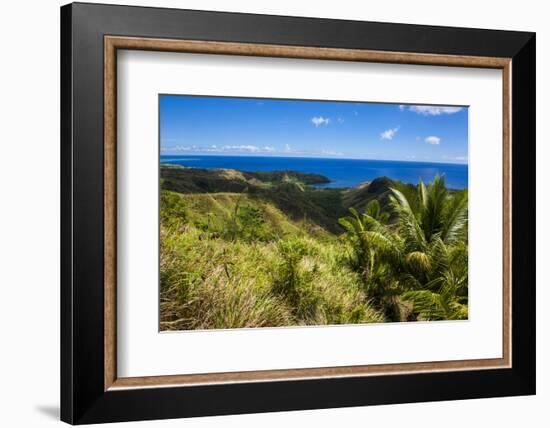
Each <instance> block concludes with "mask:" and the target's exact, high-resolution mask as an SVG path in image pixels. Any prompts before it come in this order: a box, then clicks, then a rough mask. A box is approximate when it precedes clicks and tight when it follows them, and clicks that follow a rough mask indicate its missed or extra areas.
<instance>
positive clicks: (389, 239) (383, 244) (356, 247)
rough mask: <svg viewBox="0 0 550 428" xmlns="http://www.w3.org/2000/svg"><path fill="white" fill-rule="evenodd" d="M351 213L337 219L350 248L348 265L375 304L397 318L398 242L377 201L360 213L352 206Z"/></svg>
mask: <svg viewBox="0 0 550 428" xmlns="http://www.w3.org/2000/svg"><path fill="white" fill-rule="evenodd" d="M349 211H350V213H351V215H350V216H346V217H343V218H340V219H339V223H340V225H342V227H343V228H344V229H345V230H346V234H345V237H346V239H347V241H348V242H349V243H350V244H351V246H352V248H353V258H352V263H351V264H352V267H353V268H354V270H357V271H359V273H360V274H361V277H362V279H363V284H364V285H365V292H366V293H367V294H368V296H369V297H370V298H372V299H373V301H374V303H375V305H377V306H379V307H380V308H381V309H383V310H384V312H385V313H386V316H387V317H388V318H390V319H392V320H399V319H400V310H399V308H398V301H397V299H396V297H397V296H398V295H399V294H400V293H401V292H402V290H401V288H400V287H399V282H398V281H397V280H396V275H395V271H394V269H395V268H396V267H398V266H399V265H400V263H401V261H400V258H401V241H400V239H399V236H397V235H396V234H394V233H392V232H391V230H390V229H389V228H388V227H387V225H386V222H387V220H388V218H389V215H388V213H385V212H382V211H381V209H380V204H379V202H378V201H377V200H376V199H374V200H371V201H370V202H369V203H368V204H367V206H366V208H365V212H364V213H363V214H362V215H361V216H360V215H359V214H358V212H357V210H356V209H355V208H350V209H349Z"/></svg>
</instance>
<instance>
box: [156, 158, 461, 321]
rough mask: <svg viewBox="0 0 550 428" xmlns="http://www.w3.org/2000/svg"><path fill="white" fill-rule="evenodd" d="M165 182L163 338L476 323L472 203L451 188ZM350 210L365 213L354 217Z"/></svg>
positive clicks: (230, 176) (173, 172)
mask: <svg viewBox="0 0 550 428" xmlns="http://www.w3.org/2000/svg"><path fill="white" fill-rule="evenodd" d="M190 170H191V171H190ZM167 171H168V172H166V173H164V174H166V177H164V176H163V186H164V187H163V189H162V191H161V201H160V203H161V206H160V217H161V260H160V281H161V296H160V299H161V300H160V311H161V329H162V330H181V329H211V328H238V327H247V328H250V327H266V326H270V327H277V326H289V325H326V324H349V323H368V322H385V321H409V320H442V319H465V318H467V317H468V291H467V290H468V245H467V206H468V199H467V198H468V195H467V191H461V192H458V191H450V190H448V189H447V188H446V186H445V182H444V180H443V178H440V177H438V178H436V179H435V180H434V182H433V183H431V184H429V185H424V184H423V183H422V182H420V183H419V185H418V186H411V185H404V184H401V183H398V182H393V181H391V180H389V179H387V178H381V179H377V180H375V181H373V182H372V183H371V184H366V185H361V186H358V188H357V189H351V190H349V189H315V188H312V187H310V186H309V184H308V182H310V181H315V180H320V179H319V178H317V177H316V176H315V175H309V176H307V175H299V174H294V173H292V172H274V173H269V174H263V173H245V172H240V171H233V170H215V172H214V173H212V171H206V170H200V173H197V174H198V175H193V171H192V169H178V168H173V169H169V170H167ZM181 171H184V172H183V173H182V172H181ZM203 179H205V180H206V181H202V180H203ZM268 180H272V181H268ZM167 183H168V184H167ZM165 185H166V186H165ZM170 186H172V187H177V186H180V187H179V189H180V190H181V191H182V192H183V193H179V192H175V191H171V190H167V188H170ZM200 186H203V187H204V188H205V189H207V190H201V187H200ZM217 189H222V191H219V190H217ZM350 201H353V203H354V204H356V205H355V206H357V207H361V212H359V211H358V209H356V208H354V207H353V206H351V207H349V210H348V212H349V214H348V215H345V213H346V211H345V210H346V209H347V208H345V205H346V204H347V203H349V202H350ZM342 232H343V233H342Z"/></svg>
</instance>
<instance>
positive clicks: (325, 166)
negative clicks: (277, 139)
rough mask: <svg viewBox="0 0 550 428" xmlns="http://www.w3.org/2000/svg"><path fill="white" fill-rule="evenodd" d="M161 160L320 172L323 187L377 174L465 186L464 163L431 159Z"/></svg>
mask: <svg viewBox="0 0 550 428" xmlns="http://www.w3.org/2000/svg"><path fill="white" fill-rule="evenodd" d="M160 161H161V163H170V164H175V165H182V166H187V167H194V168H230V169H239V170H242V171H275V170H295V171H302V172H310V173H317V174H322V175H324V176H326V177H328V178H329V179H330V180H331V182H330V183H329V184H326V185H323V187H352V186H356V185H358V184H360V183H362V182H364V181H370V180H372V179H374V178H377V177H382V176H386V177H390V178H391V179H394V180H400V181H403V182H405V183H411V184H418V180H419V179H422V180H423V181H424V182H425V183H429V182H431V181H432V180H433V179H434V177H435V176H436V175H442V176H444V177H445V181H446V184H447V187H450V188H453V189H464V188H467V187H468V165H463V164H445V163H434V162H404V161H386V160H365V159H338V158H299V157H278V156H277V157H276V156H205V155H177V156H176V155H163V156H161V157H160Z"/></svg>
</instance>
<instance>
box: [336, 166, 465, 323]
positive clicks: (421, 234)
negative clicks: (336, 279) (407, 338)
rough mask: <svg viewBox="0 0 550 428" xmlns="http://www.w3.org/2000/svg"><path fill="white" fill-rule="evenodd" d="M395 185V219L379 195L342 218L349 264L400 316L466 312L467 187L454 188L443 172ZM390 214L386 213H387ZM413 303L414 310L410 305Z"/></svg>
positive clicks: (462, 314)
mask: <svg viewBox="0 0 550 428" xmlns="http://www.w3.org/2000/svg"><path fill="white" fill-rule="evenodd" d="M397 187H398V186H396V188H392V189H391V191H392V195H391V196H390V207H391V209H392V211H393V214H394V215H395V216H396V222H395V224H387V223H386V222H387V221H388V219H389V217H388V215H386V216H384V218H381V211H380V207H379V204H378V202H377V201H371V202H369V204H368V205H367V206H366V209H365V212H364V213H363V214H362V215H361V216H359V214H358V213H357V211H355V210H354V209H350V212H351V214H352V215H351V216H348V217H344V218H341V219H340V224H341V225H342V226H343V227H344V228H345V229H346V235H345V238H346V240H347V241H348V243H349V244H350V246H351V248H352V249H353V251H352V257H351V258H350V260H351V263H350V265H351V266H352V267H353V269H354V270H356V271H357V272H359V273H360V274H361V277H362V279H363V283H364V287H365V290H366V292H367V293H368V294H369V296H371V297H372V298H373V300H374V302H375V303H376V304H377V306H378V307H380V308H381V309H382V310H383V311H384V313H385V314H386V316H387V317H388V318H390V319H392V320H395V321H404V320H407V319H410V318H411V317H417V318H418V319H423V320H431V319H462V318H467V313H468V311H467V287H468V253H467V242H466V239H467V218H468V213H467V207H468V195H467V191H462V192H454V193H451V192H449V190H448V189H447V188H446V187H445V181H444V179H443V178H442V177H436V178H435V180H434V182H433V183H431V184H430V185H428V186H426V185H424V183H423V182H422V181H420V183H419V184H418V186H417V188H416V191H413V190H412V189H411V188H410V187H409V186H403V185H401V186H399V187H400V188H399V189H398V188H397ZM384 214H387V213H384ZM407 303H409V304H410V305H412V313H411V311H410V310H409V308H408V307H407Z"/></svg>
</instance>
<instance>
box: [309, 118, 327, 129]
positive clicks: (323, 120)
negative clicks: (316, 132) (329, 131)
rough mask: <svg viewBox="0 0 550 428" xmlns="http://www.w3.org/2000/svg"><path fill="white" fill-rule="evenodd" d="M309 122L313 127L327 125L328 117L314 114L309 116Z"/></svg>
mask: <svg viewBox="0 0 550 428" xmlns="http://www.w3.org/2000/svg"><path fill="white" fill-rule="evenodd" d="M311 123H313V124H314V125H315V127H318V126H321V125H325V126H326V125H328V124H329V123H330V118H328V117H323V116H314V117H312V118H311Z"/></svg>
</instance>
